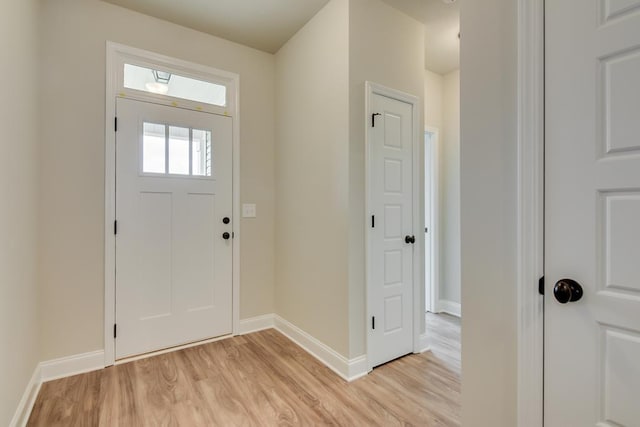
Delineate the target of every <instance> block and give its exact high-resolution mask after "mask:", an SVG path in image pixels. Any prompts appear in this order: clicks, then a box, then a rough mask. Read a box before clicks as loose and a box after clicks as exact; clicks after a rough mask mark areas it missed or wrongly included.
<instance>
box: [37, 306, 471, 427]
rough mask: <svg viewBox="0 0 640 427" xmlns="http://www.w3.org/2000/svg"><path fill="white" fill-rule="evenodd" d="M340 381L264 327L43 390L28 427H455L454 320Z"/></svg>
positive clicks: (430, 322) (436, 318)
mask: <svg viewBox="0 0 640 427" xmlns="http://www.w3.org/2000/svg"><path fill="white" fill-rule="evenodd" d="M427 333H428V336H429V339H430V345H431V351H429V352H426V353H423V354H420V355H408V356H405V357H403V358H401V359H398V360H395V361H393V362H390V363H388V364H385V365H382V366H380V367H378V368H376V369H374V370H373V371H372V372H371V373H370V374H369V375H367V376H365V377H363V378H361V379H359V380H356V381H354V382H352V383H348V382H346V381H344V380H343V379H342V378H340V377H339V376H338V375H336V374H335V373H333V372H332V371H331V370H330V369H329V368H327V367H326V366H324V365H323V364H322V363H320V362H319V361H318V360H316V359H314V358H313V357H312V356H310V355H309V354H308V353H307V352H306V351H304V350H303V349H301V348H300V347H298V346H297V345H296V344H295V343H293V342H292V341H290V340H289V339H287V338H286V337H285V336H284V335H282V334H280V333H279V332H277V331H275V330H273V329H270V330H265V331H261V332H257V333H253V334H249V335H245V336H241V337H234V338H229V339H225V340H221V341H216V342H213V343H209V344H204V345H201V346H197V347H192V348H188V349H184V350H180V351H176V352H172V353H166V354H162V355H159V356H155V357H150V358H147V359H141V360H137V361H133V362H129V363H126V364H123V365H118V366H113V367H110V368H107V369H103V370H100V371H95V372H90V373H87V374H82V375H77V376H74V377H69V378H63V379H60V380H55V381H51V382H48V383H45V384H43V386H42V388H41V391H40V393H39V395H38V397H37V400H36V403H35V406H34V409H33V411H32V414H31V417H30V419H29V423H28V426H43V427H44V426H46V427H58V426H65V427H67V426H79V427H84V426H91V427H93V426H109V427H111V426H122V427H128V426H136V427H137V426H153V427H156V426H167V427H173V426H189V427H192V426H225V427H226V426H265V427H268V426H316V425H335V426H356V427H357V426H411V425H414V426H451V427H455V426H459V425H460V322H459V320H458V319H456V318H453V317H451V316H446V315H430V314H428V315H427Z"/></svg>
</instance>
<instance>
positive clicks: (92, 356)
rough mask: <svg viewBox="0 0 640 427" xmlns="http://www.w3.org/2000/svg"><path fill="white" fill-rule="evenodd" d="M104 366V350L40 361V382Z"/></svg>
mask: <svg viewBox="0 0 640 427" xmlns="http://www.w3.org/2000/svg"><path fill="white" fill-rule="evenodd" d="M102 368H104V351H103V350H96V351H91V352H89V353H82V354H75V355H73V356H67V357H61V358H59V359H53V360H47V361H45V362H41V363H40V372H41V377H42V382H47V381H51V380H57V379H59V378H65V377H70V376H72V375H78V374H84V373H85V372H91V371H97V370H98V369H102Z"/></svg>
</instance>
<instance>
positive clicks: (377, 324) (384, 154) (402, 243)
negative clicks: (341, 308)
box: [369, 94, 416, 366]
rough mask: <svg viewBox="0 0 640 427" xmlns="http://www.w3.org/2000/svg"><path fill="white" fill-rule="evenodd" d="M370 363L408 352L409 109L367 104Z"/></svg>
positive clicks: (383, 102)
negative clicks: (369, 119)
mask: <svg viewBox="0 0 640 427" xmlns="http://www.w3.org/2000/svg"><path fill="white" fill-rule="evenodd" d="M371 108H372V112H373V113H374V114H375V115H374V116H372V120H373V121H372V125H373V127H372V129H371V134H370V135H371V139H370V148H369V157H370V159H369V162H370V167H369V170H370V178H369V181H370V195H369V198H370V207H371V213H370V214H371V219H370V220H371V224H370V226H371V232H370V261H369V262H370V265H371V269H370V271H371V277H370V279H369V280H370V285H369V292H370V295H369V313H370V314H371V319H370V322H371V323H370V325H369V328H370V329H369V330H370V333H369V340H370V345H369V350H370V354H369V358H370V363H371V366H377V365H380V364H382V363H385V362H388V361H390V360H393V359H395V358H397V357H400V356H404V355H405V354H407V353H411V352H412V350H413V320H412V319H413V248H414V244H413V243H412V240H413V241H415V239H416V238H415V236H414V227H413V184H412V179H413V175H412V170H413V155H412V153H413V107H412V105H411V104H408V103H406V102H402V101H398V100H395V99H392V98H388V97H385V96H382V95H378V94H374V95H373V96H372V99H371Z"/></svg>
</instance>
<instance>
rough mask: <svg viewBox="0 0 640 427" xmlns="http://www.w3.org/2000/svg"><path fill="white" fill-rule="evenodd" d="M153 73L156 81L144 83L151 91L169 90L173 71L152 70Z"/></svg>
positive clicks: (163, 92) (162, 91) (164, 92)
mask: <svg viewBox="0 0 640 427" xmlns="http://www.w3.org/2000/svg"><path fill="white" fill-rule="evenodd" d="M151 73H152V74H153V79H154V80H155V81H154V82H150V83H147V84H146V85H144V86H145V87H146V88H147V90H148V91H149V92H153V93H159V94H162V95H164V94H166V93H167V92H169V80H171V73H167V72H166V71H158V70H151Z"/></svg>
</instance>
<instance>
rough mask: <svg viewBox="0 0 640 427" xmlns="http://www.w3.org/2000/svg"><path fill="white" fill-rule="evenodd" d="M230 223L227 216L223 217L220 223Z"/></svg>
mask: <svg viewBox="0 0 640 427" xmlns="http://www.w3.org/2000/svg"><path fill="white" fill-rule="evenodd" d="M230 222H231V220H230V219H229V217H228V216H225V217H224V218H222V223H223V224H229V223H230Z"/></svg>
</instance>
